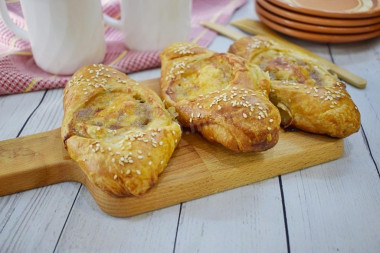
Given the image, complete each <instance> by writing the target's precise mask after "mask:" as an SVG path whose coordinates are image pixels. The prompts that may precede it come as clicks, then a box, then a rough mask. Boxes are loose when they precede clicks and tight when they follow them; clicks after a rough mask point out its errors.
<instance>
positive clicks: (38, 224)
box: [0, 89, 80, 252]
mask: <svg viewBox="0 0 380 253" xmlns="http://www.w3.org/2000/svg"><path fill="white" fill-rule="evenodd" d="M44 93H45V91H42V92H32V93H30V94H19V95H11V96H7V97H5V99H4V100H7V99H12V100H14V101H15V102H14V104H13V105H12V107H6V108H3V107H1V109H0V114H2V113H7V111H9V112H12V115H10V116H11V117H9V118H8V119H7V121H6V122H7V124H9V126H8V127H7V128H9V130H11V129H13V130H17V131H20V130H21V127H22V126H23V125H24V124H25V126H24V128H23V130H22V132H21V136H23V135H30V134H34V133H37V132H41V131H47V130H50V129H54V128H57V127H58V126H59V125H60V122H61V120H62V116H63V111H62V91H61V90H59V89H56V90H50V91H47V92H46V95H45V96H43V95H44ZM28 95H30V97H29V98H30V100H29V99H26V98H24V97H27V96H28ZM37 95H39V96H38V97H36V96H37ZM40 102H41V103H40ZM37 105H39V106H38V108H36V106H37ZM34 109H36V110H35V111H34V113H33V114H32V115H31V112H32V111H33V110H34ZM26 113H29V115H28V114H26ZM23 115H24V116H23ZM29 116H30V117H29ZM27 118H29V120H28V121H27V122H25V121H26V119H27ZM10 126H14V128H12V127H10ZM5 129H6V128H5ZM2 134H3V131H1V132H0V138H2V137H3V135H2ZM0 168H3V167H2V165H0ZM0 170H1V169H0ZM9 184H10V182H5V186H9ZM79 187H80V184H78V183H74V182H68V183H61V184H58V185H55V186H48V187H43V188H38V189H34V190H30V191H26V192H23V193H18V194H12V195H7V196H3V197H0V231H1V232H0V252H52V251H53V250H54V247H55V245H56V242H57V240H58V238H59V235H60V232H61V230H62V227H63V226H64V224H65V221H66V218H67V215H68V213H69V211H70V208H71V206H72V204H73V201H74V199H75V196H76V194H77V192H78V189H79Z"/></svg>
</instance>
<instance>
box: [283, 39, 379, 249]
mask: <svg viewBox="0 0 380 253" xmlns="http://www.w3.org/2000/svg"><path fill="white" fill-rule="evenodd" d="M379 48H380V39H374V40H371V41H369V42H368V43H366V42H361V43H350V44H346V45H334V46H332V52H333V56H334V60H335V61H336V63H337V64H339V65H340V66H342V67H343V68H346V69H348V70H350V71H352V72H354V73H356V74H358V75H360V76H362V77H364V78H366V79H367V81H368V84H367V88H366V89H364V90H360V89H356V88H353V87H351V86H347V88H348V91H349V92H350V94H351V96H352V97H353V99H354V101H355V103H356V104H357V105H358V108H359V110H360V112H361V115H362V126H363V129H364V131H365V133H366V135H367V137H368V142H369V145H370V149H371V151H372V154H373V157H374V159H376V161H377V163H378V162H379V157H380V145H379V141H380V131H379V130H378V126H379V125H380V124H379V112H380V111H379V108H380V102H379V99H378V98H377V97H378V94H379V92H380V88H379V85H378V72H379V70H380V57H379V52H380V50H379ZM283 189H284V196H285V203H286V211H287V217H288V228H289V239H290V248H291V251H292V252H336V251H340V252H378V249H379V248H380V235H379V233H378V230H379V228H380V216H379V213H380V180H379V175H378V171H377V170H376V166H375V164H374V161H373V160H372V158H371V156H370V153H369V150H368V148H367V146H366V143H365V140H364V136H363V132H359V133H356V134H354V135H352V136H350V137H348V138H346V139H345V154H344V156H343V157H342V158H341V159H339V160H337V161H334V162H330V163H327V164H324V165H320V166H315V167H313V168H310V169H306V170H303V171H301V172H297V173H292V174H289V175H286V176H284V177H283Z"/></svg>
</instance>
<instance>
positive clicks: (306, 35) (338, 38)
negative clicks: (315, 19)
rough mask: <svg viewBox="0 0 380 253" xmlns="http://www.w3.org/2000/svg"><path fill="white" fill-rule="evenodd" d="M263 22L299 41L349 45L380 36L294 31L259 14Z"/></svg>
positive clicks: (372, 33)
mask: <svg viewBox="0 0 380 253" xmlns="http://www.w3.org/2000/svg"><path fill="white" fill-rule="evenodd" d="M258 16H259V18H260V19H261V21H262V22H263V23H264V24H265V25H267V26H269V27H270V28H272V29H273V30H276V31H278V32H281V33H283V34H286V35H289V36H292V37H296V38H299V39H305V40H311V41H316V42H324V43H347V42H353V41H360V40H366V39H370V38H374V37H377V36H379V35H380V30H377V31H374V32H369V33H361V34H352V35H332V34H323V33H311V32H305V31H301V30H297V29H292V28H289V27H286V26H282V25H280V24H278V23H275V22H273V21H271V20H269V19H267V18H265V17H264V16H262V15H260V14H258Z"/></svg>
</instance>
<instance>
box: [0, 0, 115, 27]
mask: <svg viewBox="0 0 380 253" xmlns="http://www.w3.org/2000/svg"><path fill="white" fill-rule="evenodd" d="M0 1H1V0H0ZM103 19H104V23H106V24H107V25H109V26H111V27H113V28H116V29H119V30H120V29H121V20H117V19H115V18H113V17H110V16H108V15H107V14H103Z"/></svg>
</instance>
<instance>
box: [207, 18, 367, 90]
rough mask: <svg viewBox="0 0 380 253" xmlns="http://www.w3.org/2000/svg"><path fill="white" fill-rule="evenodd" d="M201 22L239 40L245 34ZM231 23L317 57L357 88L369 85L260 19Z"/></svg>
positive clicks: (329, 68) (327, 67)
mask: <svg viewBox="0 0 380 253" xmlns="http://www.w3.org/2000/svg"><path fill="white" fill-rule="evenodd" d="M201 24H202V25H203V26H205V27H208V28H210V29H212V30H215V31H216V32H218V33H220V34H222V35H224V36H227V37H228V38H231V39H233V40H238V39H239V38H241V37H243V36H244V34H241V33H239V32H237V31H235V30H232V29H230V28H227V27H225V26H222V25H218V24H215V23H212V22H202V23H201ZM231 24H232V25H234V26H236V27H238V28H239V29H241V30H243V31H245V32H248V33H250V34H260V35H265V36H268V37H270V38H272V39H273V40H276V41H279V42H280V43H281V44H286V45H287V46H288V47H290V48H293V49H295V50H298V51H301V52H303V53H305V54H307V55H309V56H311V57H313V58H315V59H317V61H318V62H319V63H320V64H321V65H323V66H324V67H325V68H326V69H327V70H329V71H330V72H332V73H334V74H336V75H337V76H338V77H339V78H340V79H342V80H344V81H346V82H347V83H349V84H351V85H353V86H355V87H357V88H360V89H364V88H365V86H366V85H367V81H366V80H365V79H363V78H361V77H360V76H357V75H355V74H353V73H351V72H350V71H347V70H345V69H343V68H342V67H339V66H338V65H336V64H334V63H332V62H331V61H328V60H326V59H324V58H322V57H319V56H317V55H315V54H314V53H312V52H310V51H309V50H306V49H304V48H302V47H300V46H298V45H296V44H293V43H291V42H289V41H286V40H285V39H283V38H282V37H280V36H279V35H278V34H277V33H275V32H274V31H273V30H271V29H270V28H268V27H266V26H265V25H264V24H262V23H261V22H260V21H256V20H252V19H240V20H235V21H233V22H231Z"/></svg>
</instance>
